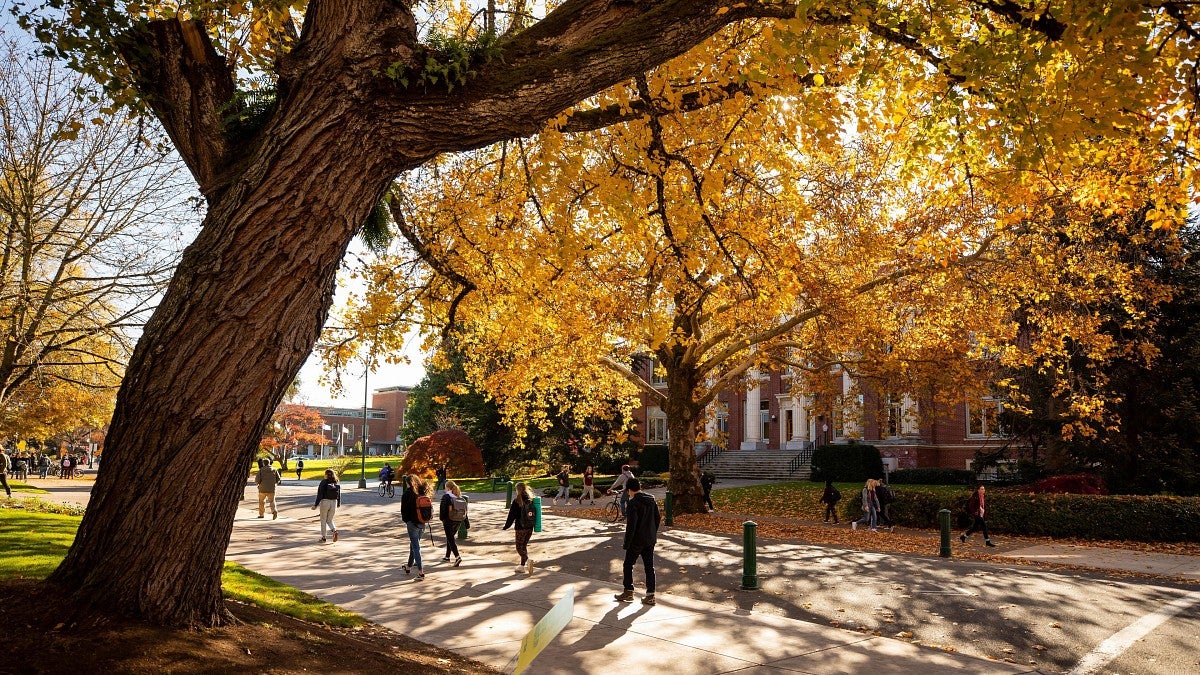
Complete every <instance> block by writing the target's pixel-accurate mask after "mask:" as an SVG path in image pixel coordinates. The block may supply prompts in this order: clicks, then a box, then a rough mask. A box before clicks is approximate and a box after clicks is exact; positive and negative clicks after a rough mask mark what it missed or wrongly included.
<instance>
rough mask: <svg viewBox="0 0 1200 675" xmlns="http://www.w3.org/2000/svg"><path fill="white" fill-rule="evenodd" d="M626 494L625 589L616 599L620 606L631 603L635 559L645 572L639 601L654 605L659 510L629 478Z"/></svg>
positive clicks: (652, 500) (635, 482)
mask: <svg viewBox="0 0 1200 675" xmlns="http://www.w3.org/2000/svg"><path fill="white" fill-rule="evenodd" d="M625 490H626V492H628V493H629V509H628V515H627V516H626V517H625V541H624V543H623V544H622V548H624V549H625V566H624V578H623V581H624V589H625V590H623V591H621V592H620V593H618V594H616V595H615V596H613V597H615V598H616V599H617V600H618V601H620V602H633V564H634V563H635V562H637V559H638V558H641V559H642V568H643V569H644V570H645V571H646V595H645V597H643V598H642V604H643V605H653V604H654V545H655V544H656V543H658V526H659V524H661V523H662V514H661V513H659V510H658V502H657V501H656V500H655V499H654V497H651V496H650V495H648V494H646V493H644V492H642V491H641V490H642V485H641V483H640V482H639V481H638V479H636V478H631V479H629V481H628V482H627V483H626V484H625Z"/></svg>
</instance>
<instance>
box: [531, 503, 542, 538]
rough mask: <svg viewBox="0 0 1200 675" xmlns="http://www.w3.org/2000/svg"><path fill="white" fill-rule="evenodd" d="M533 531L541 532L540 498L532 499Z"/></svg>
mask: <svg viewBox="0 0 1200 675" xmlns="http://www.w3.org/2000/svg"><path fill="white" fill-rule="evenodd" d="M533 531H534V532H541V531H542V498H541V497H534V498H533Z"/></svg>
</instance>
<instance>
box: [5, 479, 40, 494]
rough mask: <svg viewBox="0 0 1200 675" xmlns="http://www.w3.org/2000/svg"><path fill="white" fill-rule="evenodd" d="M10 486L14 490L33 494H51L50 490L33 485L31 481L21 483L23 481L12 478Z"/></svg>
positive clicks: (9, 482)
mask: <svg viewBox="0 0 1200 675" xmlns="http://www.w3.org/2000/svg"><path fill="white" fill-rule="evenodd" d="M8 487H10V488H12V491H13V492H24V493H27V494H31V495H46V494H50V491H49V490H43V489H42V488H40V487H37V486H36V485H31V484H29V483H21V482H18V481H15V480H11V479H10V480H9V481H8Z"/></svg>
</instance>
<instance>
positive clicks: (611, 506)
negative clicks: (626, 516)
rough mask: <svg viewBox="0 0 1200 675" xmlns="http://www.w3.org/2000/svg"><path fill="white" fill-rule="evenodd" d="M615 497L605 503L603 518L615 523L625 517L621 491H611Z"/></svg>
mask: <svg viewBox="0 0 1200 675" xmlns="http://www.w3.org/2000/svg"><path fill="white" fill-rule="evenodd" d="M609 494H611V495H612V496H613V499H612V501H611V502H609V503H608V504H605V505H604V512H603V518H604V520H607V521H608V522H610V523H615V522H617V521H619V520H621V518H622V517H623V516H622V514H621V493H620V492H609Z"/></svg>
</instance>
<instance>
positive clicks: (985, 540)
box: [983, 539, 995, 546]
mask: <svg viewBox="0 0 1200 675" xmlns="http://www.w3.org/2000/svg"><path fill="white" fill-rule="evenodd" d="M983 543H984V545H985V546H995V544H993V543H992V540H991V539H984V540H983Z"/></svg>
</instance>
